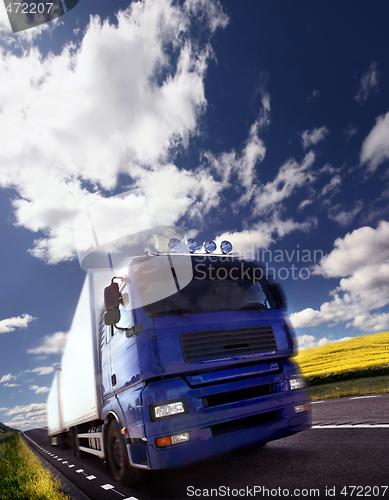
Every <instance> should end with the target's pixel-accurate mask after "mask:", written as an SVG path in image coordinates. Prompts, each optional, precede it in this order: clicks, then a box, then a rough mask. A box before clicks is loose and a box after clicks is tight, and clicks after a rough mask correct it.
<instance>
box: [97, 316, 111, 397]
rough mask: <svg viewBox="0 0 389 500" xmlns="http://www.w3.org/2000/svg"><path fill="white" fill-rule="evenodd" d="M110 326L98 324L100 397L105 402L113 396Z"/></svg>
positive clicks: (102, 323)
mask: <svg viewBox="0 0 389 500" xmlns="http://www.w3.org/2000/svg"><path fill="white" fill-rule="evenodd" d="M111 330H112V326H107V325H105V324H104V321H102V322H101V323H100V329H99V331H100V356H101V397H102V398H103V400H104V401H105V400H106V399H108V398H110V397H111V396H112V395H113V390H112V381H111V372H112V369H111V353H110V342H109V341H110V339H111V337H112V334H111Z"/></svg>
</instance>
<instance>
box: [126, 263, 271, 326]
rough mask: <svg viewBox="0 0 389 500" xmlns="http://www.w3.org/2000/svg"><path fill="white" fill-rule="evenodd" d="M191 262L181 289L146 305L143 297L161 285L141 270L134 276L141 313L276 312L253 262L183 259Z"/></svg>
mask: <svg viewBox="0 0 389 500" xmlns="http://www.w3.org/2000/svg"><path fill="white" fill-rule="evenodd" d="M183 258H185V259H188V258H191V259H192V268H193V278H192V280H191V281H190V283H189V284H188V285H187V286H185V287H184V288H183V289H181V290H179V291H177V293H174V294H172V295H170V296H169V297H166V298H164V299H162V300H159V301H157V302H153V303H151V304H150V303H148V302H149V301H148V300H147V299H146V296H147V295H149V294H152V293H153V291H155V289H159V290H160V289H161V288H162V287H163V286H164V283H162V282H160V281H157V280H155V279H154V280H152V278H151V276H149V275H148V274H147V273H142V272H141V270H139V271H138V272H135V278H136V281H137V285H138V291H139V294H140V298H141V300H142V296H143V297H144V298H145V299H146V300H144V304H146V305H143V309H144V310H145V312H146V313H147V314H148V315H149V316H163V315H171V314H183V313H201V312H214V311H227V310H229V311H231V310H243V309H245V310H249V309H252V310H258V311H264V310H266V309H276V308H277V303H276V302H275V300H274V297H273V295H272V293H271V291H270V288H269V285H268V283H267V280H266V279H265V278H264V277H263V271H262V268H261V267H260V266H259V265H258V264H256V263H255V262H247V261H244V260H241V259H238V258H231V257H229V258H227V257H216V256H192V257H189V256H188V257H183ZM172 261H173V267H172V269H173V268H174V269H173V275H176V274H177V275H179V266H180V261H179V259H178V257H174V258H173V259H172Z"/></svg>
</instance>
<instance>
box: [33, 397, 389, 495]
mask: <svg viewBox="0 0 389 500" xmlns="http://www.w3.org/2000/svg"><path fill="white" fill-rule="evenodd" d="M312 410H313V427H312V429H311V430H309V431H305V432H302V433H300V434H297V435H295V436H291V437H288V438H284V439H281V440H279V441H274V442H272V443H268V444H267V445H266V446H265V447H264V448H262V449H255V448H250V449H244V450H240V451H238V452H232V453H229V454H227V455H223V456H221V457H218V458H217V459H213V460H212V461H206V462H202V463H199V464H197V465H195V466H190V467H183V468H179V469H174V470H170V471H164V472H160V471H158V472H147V473H145V474H144V477H143V483H142V484H141V485H139V486H137V487H131V488H126V487H123V486H121V485H119V484H117V483H115V481H114V480H113V478H112V476H111V475H110V474H109V473H106V472H105V470H104V466H103V463H102V460H100V459H98V458H97V457H93V456H88V457H87V458H86V459H83V460H77V459H75V458H74V457H73V456H72V455H71V453H70V451H69V450H65V451H59V450H58V449H57V448H56V447H54V446H50V443H49V440H48V438H47V433H46V430H45V429H34V430H31V431H27V432H26V433H25V435H26V440H27V441H28V442H29V443H30V444H31V446H32V447H33V448H34V449H35V450H36V452H37V453H39V454H40V455H42V456H43V457H44V458H45V459H46V460H47V461H49V462H50V463H51V464H52V466H53V467H55V468H56V469H58V471H59V472H60V473H61V474H62V475H63V476H65V477H66V478H68V479H69V480H70V481H71V482H72V483H74V485H75V486H76V487H77V488H79V490H81V491H82V492H84V493H85V494H86V495H87V496H88V497H89V498H90V499H92V500H100V499H104V500H111V499H112V500H122V499H124V500H136V499H138V500H143V499H157V500H163V499H188V498H209V497H210V498H336V499H343V500H345V499H348V498H370V499H371V498H379V499H382V498H385V499H389V394H380V395H376V396H370V397H358V398H340V399H330V400H325V401H323V402H317V403H314V404H312ZM31 440H32V441H31ZM69 491H70V490H69ZM70 494H71V495H72V496H73V498H77V499H80V500H81V499H85V496H84V495H83V494H82V493H77V490H74V492H73V493H70ZM78 495H79V496H78Z"/></svg>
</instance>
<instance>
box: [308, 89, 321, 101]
mask: <svg viewBox="0 0 389 500" xmlns="http://www.w3.org/2000/svg"><path fill="white" fill-rule="evenodd" d="M318 97H320V92H319V91H318V90H314V91H313V92H312V94H311V95H310V96H309V97H308V98H307V101H308V102H312V101H313V100H314V99H317V98H318Z"/></svg>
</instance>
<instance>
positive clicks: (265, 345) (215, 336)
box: [180, 326, 277, 363]
mask: <svg viewBox="0 0 389 500" xmlns="http://www.w3.org/2000/svg"><path fill="white" fill-rule="evenodd" d="M180 337H181V346H182V352H183V355H184V360H185V361H186V362H187V363H191V362H193V361H207V360H210V359H218V358H230V357H232V356H242V355H244V354H257V353H261V352H268V351H274V350H275V349H277V344H276V340H275V338H274V333H273V330H272V328H271V326H255V327H249V328H237V329H236V330H205V331H202V332H188V333H181V335H180Z"/></svg>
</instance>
